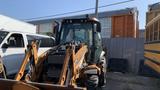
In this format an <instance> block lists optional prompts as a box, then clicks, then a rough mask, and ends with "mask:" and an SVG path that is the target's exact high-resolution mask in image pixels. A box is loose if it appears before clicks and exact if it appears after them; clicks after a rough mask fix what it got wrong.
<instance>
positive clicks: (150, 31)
mask: <svg viewBox="0 0 160 90" xmlns="http://www.w3.org/2000/svg"><path fill="white" fill-rule="evenodd" d="M149 33H150V41H153V25H151V26H150V29H149Z"/></svg>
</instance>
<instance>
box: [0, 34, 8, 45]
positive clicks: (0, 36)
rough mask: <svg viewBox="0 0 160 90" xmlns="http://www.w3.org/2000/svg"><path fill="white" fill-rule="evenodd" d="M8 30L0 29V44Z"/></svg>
mask: <svg viewBox="0 0 160 90" xmlns="http://www.w3.org/2000/svg"><path fill="white" fill-rule="evenodd" d="M7 34H8V32H6V31H0V44H1V43H2V41H3V40H4V38H5V37H6V36H7Z"/></svg>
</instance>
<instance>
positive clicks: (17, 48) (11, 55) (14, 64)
mask: <svg viewBox="0 0 160 90" xmlns="http://www.w3.org/2000/svg"><path fill="white" fill-rule="evenodd" d="M2 52H3V61H4V65H5V68H6V72H7V75H11V74H16V73H17V72H18V69H19V68H20V65H21V63H22V60H23V58H24V55H25V45H24V38H23V35H22V34H17V33H14V34H11V35H10V36H9V38H8V39H7V41H6V43H4V44H3V45H2Z"/></svg>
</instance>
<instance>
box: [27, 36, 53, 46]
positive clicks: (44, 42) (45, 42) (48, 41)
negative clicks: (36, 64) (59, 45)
mask: <svg viewBox="0 0 160 90" xmlns="http://www.w3.org/2000/svg"><path fill="white" fill-rule="evenodd" d="M27 40H28V44H29V45H30V44H31V43H32V41H34V40H38V41H39V42H40V47H53V45H54V40H53V39H52V38H50V37H43V36H34V35H27Z"/></svg>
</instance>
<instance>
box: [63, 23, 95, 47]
mask: <svg viewBox="0 0 160 90" xmlns="http://www.w3.org/2000/svg"><path fill="white" fill-rule="evenodd" d="M92 28H93V27H92V24H91V23H77V24H64V25H63V26H62V29H61V37H60V43H65V42H70V41H73V40H74V41H80V42H83V43H87V44H88V45H92Z"/></svg>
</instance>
